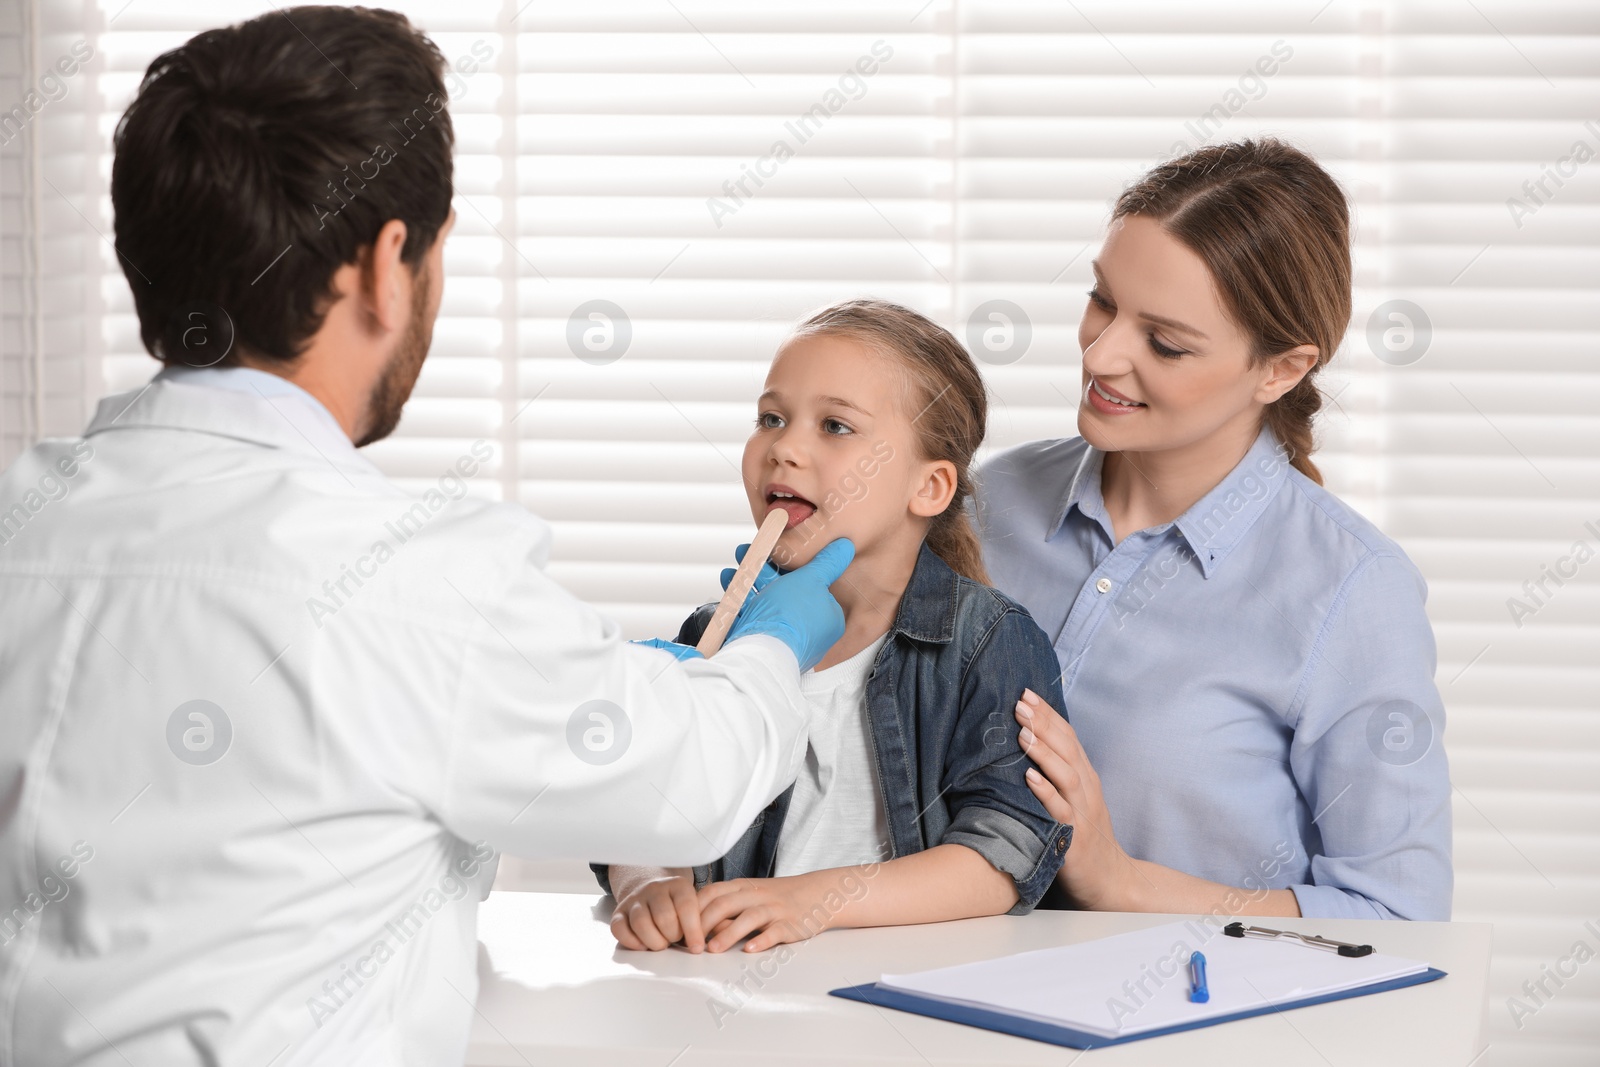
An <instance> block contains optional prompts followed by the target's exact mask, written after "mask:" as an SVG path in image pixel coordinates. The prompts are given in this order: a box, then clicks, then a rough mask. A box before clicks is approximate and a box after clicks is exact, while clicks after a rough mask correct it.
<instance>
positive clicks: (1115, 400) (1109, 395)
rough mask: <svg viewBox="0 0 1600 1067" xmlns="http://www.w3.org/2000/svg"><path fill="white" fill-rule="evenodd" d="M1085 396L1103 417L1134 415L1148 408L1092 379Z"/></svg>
mask: <svg viewBox="0 0 1600 1067" xmlns="http://www.w3.org/2000/svg"><path fill="white" fill-rule="evenodd" d="M1083 395H1084V399H1085V400H1086V401H1087V402H1088V404H1089V406H1090V407H1091V408H1093V409H1094V410H1095V411H1098V412H1099V413H1100V414H1102V415H1132V414H1133V413H1134V412H1136V411H1143V410H1144V409H1145V407H1146V406H1147V405H1145V404H1143V403H1141V402H1140V401H1137V400H1133V399H1131V398H1129V397H1126V396H1123V395H1122V394H1121V393H1119V392H1117V391H1116V390H1115V389H1112V388H1109V387H1108V386H1105V385H1102V384H1101V383H1100V382H1099V381H1097V380H1095V379H1094V378H1092V377H1091V378H1090V379H1089V386H1088V388H1086V389H1085V390H1084V394H1083Z"/></svg>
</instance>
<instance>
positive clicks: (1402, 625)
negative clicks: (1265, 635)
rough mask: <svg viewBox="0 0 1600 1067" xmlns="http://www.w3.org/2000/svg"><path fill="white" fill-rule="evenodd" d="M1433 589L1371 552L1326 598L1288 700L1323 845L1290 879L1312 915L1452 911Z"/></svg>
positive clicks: (1303, 786)
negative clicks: (1297, 881)
mask: <svg viewBox="0 0 1600 1067" xmlns="http://www.w3.org/2000/svg"><path fill="white" fill-rule="evenodd" d="M1426 596H1427V589H1426V586H1425V585H1424V583H1423V580H1422V576H1421V575H1420V574H1418V573H1417V570H1416V568H1415V567H1414V566H1412V565H1411V563H1410V561H1408V560H1406V559H1404V558H1402V557H1397V556H1392V555H1374V556H1372V557H1370V558H1369V559H1367V560H1366V561H1364V562H1363V564H1362V565H1361V566H1360V567H1359V568H1358V569H1357V570H1355V571H1354V572H1353V573H1352V574H1351V576H1350V577H1349V578H1348V579H1347V580H1346V582H1345V586H1344V588H1343V589H1341V590H1340V594H1339V596H1338V598H1337V599H1336V600H1335V602H1334V604H1333V606H1332V608H1331V609H1330V612H1329V615H1328V618H1327V620H1326V621H1325V622H1324V624H1323V627H1322V632H1321V633H1320V634H1319V635H1318V638H1317V646H1316V648H1315V652H1314V654H1313V656H1312V657H1311V662H1310V664H1309V665H1308V667H1307V669H1306V674H1305V677H1304V678H1302V679H1301V682H1300V686H1299V692H1298V694H1297V696H1296V705H1297V706H1296V707H1295V708H1294V709H1292V714H1291V719H1290V722H1291V725H1292V726H1293V727H1294V740H1293V742H1292V744H1291V746H1290V750H1289V765H1290V769H1291V771H1292V773H1293V774H1294V778H1295V782H1296V784H1297V785H1298V786H1299V789H1300V792H1301V793H1302V794H1303V795H1304V796H1305V798H1306V803H1307V805H1308V807H1309V808H1310V810H1311V811H1312V812H1314V813H1316V814H1315V816H1314V822H1315V825H1316V832H1319V833H1320V835H1321V839H1322V848H1321V850H1320V852H1318V853H1316V854H1313V856H1312V859H1311V879H1310V884H1307V885H1295V886H1290V887H1289V888H1290V889H1292V890H1293V891H1294V894H1295V898H1296V899H1297V900H1298V901H1299V904H1300V912H1301V914H1302V915H1305V916H1306V917H1308V918H1354V919H1394V918H1399V919H1430V920H1447V919H1449V918H1450V897H1451V890H1452V886H1453V870H1452V866H1451V851H1450V850H1451V841H1450V792H1451V786H1450V769H1449V765H1448V763H1447V761H1446V759H1445V752H1444V737H1443V734H1444V705H1443V703H1442V702H1441V701H1440V699H1439V691H1438V689H1437V688H1436V687H1435V686H1434V683H1433V673H1434V667H1435V649H1434V639H1433V629H1432V627H1430V626H1429V624H1428V618H1427V615H1426V613H1425V612H1424V610H1423V604H1424V601H1425V598H1426Z"/></svg>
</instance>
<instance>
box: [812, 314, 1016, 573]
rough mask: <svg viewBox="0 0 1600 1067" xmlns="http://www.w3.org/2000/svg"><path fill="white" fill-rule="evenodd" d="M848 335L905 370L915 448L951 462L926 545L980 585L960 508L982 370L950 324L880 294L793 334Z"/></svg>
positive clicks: (975, 435)
mask: <svg viewBox="0 0 1600 1067" xmlns="http://www.w3.org/2000/svg"><path fill="white" fill-rule="evenodd" d="M819 335H830V336H840V337H851V338H854V339H855V340H858V341H860V342H862V343H863V344H866V345H868V346H870V347H872V348H873V349H876V350H877V351H880V352H883V353H885V354H887V355H892V356H895V357H897V358H898V360H899V362H900V364H901V365H902V366H903V367H904V368H905V369H906V371H907V372H909V375H910V379H911V384H912V388H911V389H910V390H909V396H908V398H907V399H908V402H909V405H910V412H911V414H912V419H911V425H912V429H913V430H914V432H915V433H916V442H917V451H918V452H919V453H920V456H921V458H922V459H924V460H948V461H949V462H950V463H953V464H954V465H955V468H956V491H955V495H954V496H953V497H952V498H951V499H950V505H949V506H948V507H947V508H945V509H944V511H943V512H941V513H940V514H938V515H936V516H934V518H933V521H932V522H931V523H930V525H929V527H928V536H927V543H928V548H929V549H931V550H932V551H933V553H934V554H935V555H936V556H938V557H939V558H940V559H942V560H944V561H945V563H947V564H948V565H949V566H950V569H951V570H953V571H955V572H956V573H957V574H960V575H963V576H965V577H967V578H971V579H972V580H973V581H975V582H981V583H983V584H984V585H988V584H989V572H988V571H987V570H986V569H985V568H984V565H983V550H982V546H981V544H980V542H979V540H978V532H977V530H975V529H974V528H973V525H972V520H971V519H970V518H969V517H968V514H967V501H968V500H969V499H970V498H971V496H972V492H973V481H972V457H973V456H974V455H975V454H976V453H977V451H978V446H980V445H981V444H983V434H984V430H985V429H986V428H987V426H988V421H989V396H988V392H987V390H986V389H985V388H984V384H983V376H982V375H981V374H979V373H978V368H977V365H976V364H974V363H973V362H972V357H971V356H969V355H967V350H966V349H965V348H963V347H961V342H960V341H957V340H956V339H955V336H954V335H952V334H951V333H950V331H949V330H947V329H945V328H944V327H943V326H940V325H939V324H938V323H936V322H934V321H932V320H931V319H929V318H928V317H927V316H925V315H921V314H918V313H917V312H915V311H912V310H911V309H910V308H907V307H901V306H900V305H899V304H891V303H889V302H888V301H884V300H848V301H845V302H844V303H842V304H835V305H833V306H832V307H828V308H823V309H822V310H821V311H819V312H817V313H816V314H814V315H812V316H811V317H810V318H808V319H806V321H805V322H803V323H801V324H800V326H799V328H798V329H796V330H795V336H796V337H814V336H819Z"/></svg>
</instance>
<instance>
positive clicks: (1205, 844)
mask: <svg viewBox="0 0 1600 1067" xmlns="http://www.w3.org/2000/svg"><path fill="white" fill-rule="evenodd" d="M1094 275H1095V285H1094V288H1093V289H1092V290H1091V291H1090V293H1089V301H1088V305H1087V307H1086V308H1085V310H1084V314H1083V320H1082V323H1081V324H1080V326H1079V329H1078V342H1079V345H1080V346H1081V348H1082V350H1083V399H1082V405H1081V407H1080V408H1079V412H1078V430H1079V433H1080V434H1081V435H1082V436H1081V437H1076V438H1068V439H1062V440H1052V441H1036V442H1031V443H1029V444H1025V445H1022V446H1020V447H1017V448H1013V449H1010V450H1008V451H1005V452H1002V453H1000V454H998V455H996V456H995V457H993V458H992V459H991V460H990V461H989V462H988V463H987V464H985V465H984V467H983V470H982V472H981V475H980V479H979V482H980V485H979V490H978V495H977V498H976V503H977V508H978V514H979V519H980V529H981V532H982V536H983V540H984V557H985V562H986V564H987V566H988V569H989V573H990V575H991V576H992V578H993V581H994V584H995V585H996V586H997V587H998V588H999V589H1001V590H1002V591H1003V592H1005V593H1008V594H1009V595H1011V596H1012V597H1014V598H1015V599H1016V600H1018V601H1020V602H1021V603H1022V604H1023V606H1025V607H1026V608H1027V609H1028V610H1029V612H1030V613H1031V614H1032V615H1033V617H1034V619H1035V620H1036V621H1037V622H1038V623H1039V625H1040V626H1041V627H1043V628H1044V630H1045V632H1046V633H1047V634H1048V635H1050V636H1051V637H1052V639H1053V642H1054V649H1055V652H1056V656H1057V658H1058V660H1059V661H1060V664H1061V667H1062V677H1061V682H1062V687H1063V693H1064V702H1065V706H1066V708H1069V709H1070V710H1071V718H1072V725H1071V726H1069V725H1067V723H1066V722H1065V721H1064V720H1063V718H1062V717H1061V716H1060V715H1058V714H1057V709H1055V708H1052V707H1050V706H1049V705H1048V704H1046V703H1045V702H1043V701H1040V700H1038V699H1037V698H1034V697H1032V695H1031V694H1030V695H1029V697H1028V698H1025V700H1024V701H1023V702H1021V703H1019V704H1018V705H1017V712H1016V714H1017V717H1018V720H1019V722H1021V724H1022V725H1023V726H1024V727H1026V728H1027V729H1025V730H1024V731H1023V732H1022V734H1021V738H1022V740H1021V743H1022V745H1023V746H1024V749H1025V750H1026V751H1028V752H1029V754H1030V755H1031V756H1032V757H1033V759H1034V760H1035V762H1036V763H1037V764H1038V767H1039V768H1040V770H1042V771H1043V772H1044V773H1043V775H1041V774H1040V773H1039V772H1038V771H1034V770H1030V772H1029V781H1030V784H1031V786H1032V788H1033V790H1034V792H1035V794H1036V795H1037V796H1038V797H1039V798H1040V800H1041V801H1042V802H1043V803H1044V804H1045V807H1046V809H1047V810H1048V811H1049V812H1050V814H1051V816H1052V818H1054V819H1056V820H1057V821H1059V822H1063V823H1070V824H1073V825H1074V828H1075V832H1074V834H1073V838H1072V847H1071V848H1070V849H1069V850H1068V853H1067V856H1066V862H1065V864H1064V866H1063V867H1062V870H1061V872H1060V874H1059V876H1058V881H1057V888H1059V889H1060V890H1061V891H1062V892H1063V893H1064V895H1065V897H1066V898H1067V902H1068V903H1070V904H1071V905H1073V906H1076V907H1081V908H1090V909H1106V910H1123V911H1166V912H1221V913H1227V914H1236V913H1240V912H1245V913H1249V914H1253V915H1289V916H1294V915H1305V916H1318V917H1320V916H1340V917H1351V918H1407V919H1447V918H1448V917H1449V915H1450V892H1451V882H1452V872H1451V862H1450V791H1451V787H1450V780H1449V770H1448V767H1447V766H1446V762H1445V755H1444V749H1443V747H1442V744H1441V737H1440V733H1441V731H1442V729H1443V726H1444V711H1443V708H1442V706H1441V704H1440V701H1439V694H1438V692H1437V690H1436V689H1435V688H1434V685H1433V681H1432V679H1433V671H1434V642H1433V633H1432V630H1431V629H1430V627H1429V624H1428V620H1427V617H1426V615H1425V614H1424V612H1423V600H1424V597H1425V595H1426V589H1425V587H1424V585H1423V581H1422V578H1421V576H1420V575H1419V574H1418V572H1417V570H1416V568H1415V567H1414V566H1413V565H1412V564H1411V562H1410V560H1408V559H1407V558H1406V555H1405V553H1404V552H1402V551H1401V550H1400V548H1399V547H1398V546H1396V545H1395V544H1394V542H1392V541H1391V540H1390V539H1389V538H1387V537H1385V536H1384V535H1383V534H1382V533H1380V532H1379V531H1378V530H1377V528H1376V527H1374V526H1373V525H1372V524H1371V523H1370V522H1368V521H1367V520H1365V519H1363V518H1362V517H1361V516H1360V515H1358V514H1357V513H1356V512H1354V511H1353V510H1352V509H1351V508H1350V507H1349V506H1348V505H1346V504H1344V503H1343V502H1342V501H1340V500H1339V499H1338V498H1337V497H1335V496H1334V495H1333V494H1332V493H1330V492H1328V491H1327V490H1326V489H1324V488H1323V487H1322V484H1321V483H1322V479H1321V477H1320V475H1319V473H1318V471H1317V468H1316V467H1315V466H1314V465H1313V464H1312V462H1311V459H1310V453H1311V451H1312V447H1313V444H1312V425H1311V424H1312V417H1313V416H1314V415H1315V414H1316V412H1317V410H1318V408H1319V407H1320V406H1321V398H1320V394H1319V393H1318V389H1317V385H1316V383H1315V375H1316V373H1317V371H1318V370H1319V369H1320V368H1321V367H1322V366H1323V365H1324V364H1326V363H1327V361H1328V359H1329V357H1330V356H1332V354H1333V353H1334V351H1335V349H1337V347H1338V345H1339V342H1340V340H1341V338H1342V337H1343V336H1344V332H1345V328H1346V325H1347V324H1348V322H1349V318H1350V304H1351V298H1350V252H1349V214H1348V209H1347V206H1346V203H1345V199H1344V196H1343V194H1342V193H1341V192H1340V190H1339V188H1338V186H1337V185H1336V184H1335V183H1334V181H1333V179H1332V178H1330V177H1329V176H1328V174H1327V173H1326V172H1325V171H1323V170H1322V168H1321V167H1319V166H1318V165H1317V164H1316V162H1315V161H1313V160H1312V159H1311V158H1310V157H1308V156H1306V155H1305V154H1303V153H1301V152H1299V151H1297V150H1295V149H1293V148H1291V147H1289V146H1287V145H1285V144H1282V143H1280V142H1277V141H1273V140H1263V141H1258V142H1245V143H1241V144H1226V145H1216V146H1208V147H1205V148H1202V149H1200V150H1198V151H1196V152H1194V153H1191V154H1190V155H1187V156H1184V157H1182V158H1179V159H1175V160H1173V161H1171V162H1168V163H1165V164H1163V165H1161V166H1159V167H1157V168H1155V169H1154V170H1152V171H1151V172H1150V173H1149V174H1147V175H1145V177H1144V178H1142V179H1141V180H1140V181H1139V182H1138V183H1136V184H1135V185H1134V186H1133V187H1132V188H1130V189H1129V190H1127V191H1126V192H1125V193H1123V194H1122V196H1121V197H1120V198H1119V199H1118V201H1117V204H1116V208H1115V210H1114V212H1113V215H1112V222H1111V226H1110V228H1109V230H1108V232H1107V235H1106V240H1105V244H1104V246H1103V247H1102V249H1101V251H1100V255H1099V258H1098V259H1097V260H1096V261H1095V263H1094ZM1036 741H1042V742H1043V743H1042V744H1038V743H1036Z"/></svg>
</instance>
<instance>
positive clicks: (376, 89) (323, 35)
mask: <svg viewBox="0 0 1600 1067" xmlns="http://www.w3.org/2000/svg"><path fill="white" fill-rule="evenodd" d="M443 69H444V57H443V56H442V55H441V54H440V52H439V50H438V48H437V47H435V45H434V44H433V42H432V41H430V40H429V39H428V38H427V37H426V36H424V35H423V34H422V33H421V32H420V31H419V30H417V29H415V28H413V27H412V26H411V24H410V23H409V22H407V21H406V18H405V16H404V15H400V14H396V13H394V12H392V11H380V10H371V9H367V8H359V7H357V8H351V7H294V8H289V9H287V10H281V11H274V12H272V13H271V14H266V15H262V16H260V17H259V18H255V19H251V20H250V21H248V22H242V23H239V24H238V25H236V26H229V27H227V28H224V29H216V30H207V31H205V32H204V33H200V34H197V35H196V36H194V37H192V38H190V39H189V40H188V41H187V42H185V43H184V44H183V45H181V46H179V47H178V48H175V49H173V50H171V51H170V52H166V53H164V54H163V55H161V56H159V57H157V58H156V60H155V61H154V62H153V63H151V64H150V66H149V69H148V70H146V72H145V76H144V80H143V81H142V82H141V83H140V86H139V92H138V95H137V96H136V97H135V99H134V101H133V103H132V104H131V105H130V106H129V108H128V110H127V112H126V113H125V114H124V115H123V116H122V119H121V121H120V122H118V124H117V129H116V133H115V135H114V138H113V142H114V145H115V149H116V156H115V161H114V162H113V164H112V168H111V205H112V210H113V212H114V214H115V218H116V248H117V251H118V253H119V256H118V259H119V262H120V263H121V264H122V271H123V274H124V275H125V276H126V277H127V279H128V285H129V287H130V288H131V289H132V290H133V300H134V307H135V308H136V309H137V310H138V313H139V336H140V338H141V339H142V340H143V342H144V346H145V348H146V349H148V350H149V352H150V354H151V355H153V356H155V357H156V358H157V359H160V360H162V361H163V362H166V363H174V364H176V363H191V364H198V365H205V364H209V363H211V362H214V355H213V353H215V352H216V351H217V350H218V348H219V347H220V346H221V342H220V340H219V335H217V334H215V332H214V331H225V330H227V328H228V327H227V323H229V322H231V325H232V331H231V337H232V339H233V343H232V351H231V352H230V353H229V355H228V357H227V359H225V360H224V361H223V362H224V363H225V364H226V363H235V362H237V356H238V352H239V350H240V349H241V348H243V349H245V350H248V351H249V352H250V353H251V354H252V355H255V356H258V357H264V358H269V359H277V360H290V359H293V358H295V357H296V356H298V355H299V354H300V353H301V352H302V351H303V350H304V348H305V345H306V342H307V341H308V339H309V338H310V337H311V336H312V335H313V334H315V333H316V331H317V330H318V328H319V327H320V326H321V325H322V319H323V316H324V315H325V314H326V312H327V308H328V305H329V302H330V298H331V296H332V293H331V282H332V278H333V274H334V271H335V270H337V269H338V267H339V266H340V265H342V264H345V263H353V262H356V261H357V260H358V258H359V254H360V251H361V249H363V248H364V247H370V246H371V245H372V243H373V241H374V240H376V238H377V236H378V231H379V230H380V229H382V228H383V226H384V224H385V223H387V222H388V221H389V220H391V219H399V220H400V221H402V222H404V223H405V225H406V240H405V244H404V246H403V247H402V249H401V258H402V260H403V261H404V262H405V263H406V264H407V265H408V266H410V267H411V268H412V269H413V270H417V269H420V267H421V265H422V263H423V261H424V257H425V256H426V254H427V252H428V250H429V249H430V248H431V247H432V245H433V243H434V240H435V238H436V237H437V235H438V232H439V228H440V227H441V226H442V225H443V224H444V222H445V219H446V218H447V217H448V216H449V214H450V199H451V196H452V184H451V179H452V164H451V151H452V148H453V145H454V140H455V138H454V132H453V130H452V127H451V124H450V113H449V111H448V110H447V109H446V107H445V105H446V103H447V102H448V96H447V93H446V90H445V85H444V80H443ZM196 308H201V309H204V310H202V311H201V312H199V313H197V312H196V311H195V309H196ZM215 308H220V309H222V311H223V312H225V313H226V316H227V321H226V322H224V321H222V320H221V318H220V316H217V315H216V313H215V310H214V309H215ZM195 325H204V326H206V327H207V330H205V331H201V335H200V336H202V337H203V336H204V334H206V333H212V334H213V343H212V345H211V347H210V348H208V349H200V350H198V351H197V350H196V349H195V348H194V347H193V346H192V345H191V346H189V347H188V348H186V344H185V342H186V340H188V339H189V338H190V337H191V336H192V335H194V334H195V331H194V326H195ZM197 357H199V358H197Z"/></svg>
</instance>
